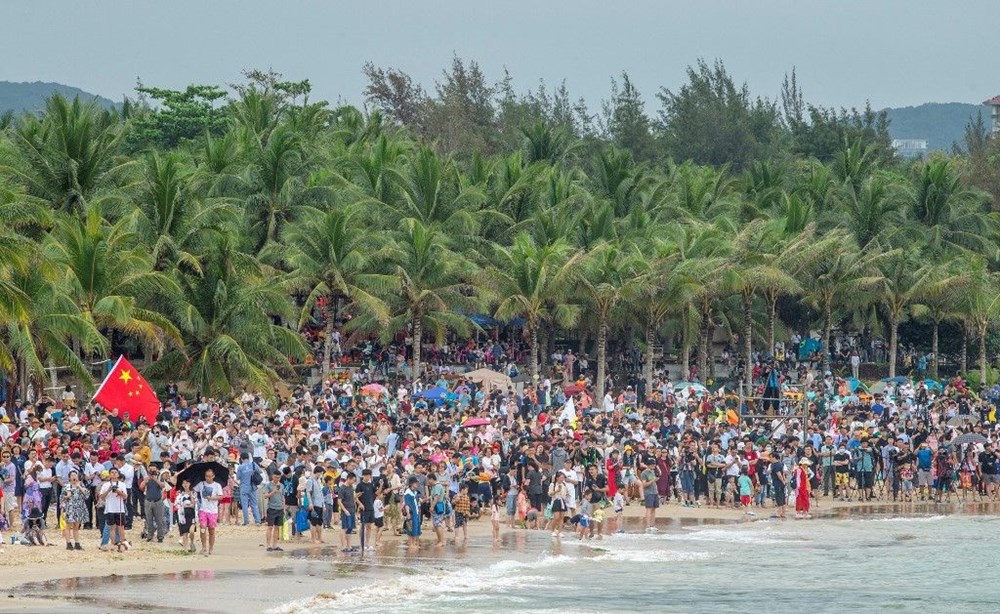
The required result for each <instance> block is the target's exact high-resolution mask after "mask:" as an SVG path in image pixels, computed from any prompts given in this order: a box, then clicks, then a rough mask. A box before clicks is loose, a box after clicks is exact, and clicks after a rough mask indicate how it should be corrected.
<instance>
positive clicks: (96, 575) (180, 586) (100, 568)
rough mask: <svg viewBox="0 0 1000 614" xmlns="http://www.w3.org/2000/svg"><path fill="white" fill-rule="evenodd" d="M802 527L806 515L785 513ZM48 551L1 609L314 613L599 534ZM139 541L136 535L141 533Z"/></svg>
mask: <svg viewBox="0 0 1000 614" xmlns="http://www.w3.org/2000/svg"><path fill="white" fill-rule="evenodd" d="M998 509H1000V508H998V505H997V504H996V503H976V502H969V503H953V504H943V505H935V504H925V503H911V504H892V503H884V502H875V503H849V502H839V501H838V502H832V501H821V503H820V506H819V508H818V509H816V510H815V514H816V516H817V518H849V517H855V516H865V517H871V516H886V517H891V516H905V515H930V514H975V515H980V514H995V513H997V511H998ZM641 515H642V508H641V507H639V506H638V505H636V504H632V505H630V506H628V507H626V512H625V527H624V528H625V530H626V531H627V532H630V533H638V532H641V531H642V520H641ZM768 516H769V514H766V513H764V512H763V511H758V515H757V516H753V517H750V516H747V515H745V514H744V513H743V512H742V511H739V510H733V509H725V508H723V509H719V508H708V507H704V506H702V507H695V508H684V507H680V506H678V505H676V504H670V505H668V506H666V507H665V508H661V509H660V514H659V517H658V523H657V526H658V529H659V530H660V531H679V530H686V529H693V528H694V529H696V528H698V527H722V526H726V525H736V524H742V523H747V522H753V521H767V520H768ZM787 522H789V523H796V524H803V525H804V524H806V523H808V522H810V521H795V520H789V521H787ZM54 537H56V540H53V541H54V542H55V545H53V546H49V547H44V548H43V547H25V546H11V545H7V546H5V547H4V548H5V550H6V551H7V553H8V554H11V553H14V554H16V556H13V557H10V558H9V559H8V562H9V564H8V565H6V566H5V567H4V573H3V575H2V579H0V588H2V590H3V592H2V593H0V595H2V597H3V599H4V601H2V602H0V612H24V611H25V608H27V609H29V610H30V611H64V610H65V609H66V607H67V606H68V605H70V604H72V605H73V606H74V609H75V610H77V611H82V612H106V611H111V610H136V611H165V610H171V611H185V612H244V613H245V612H247V611H253V612H257V611H267V610H276V611H282V612H295V611H300V610H304V609H308V608H309V605H310V602H311V600H312V599H315V598H318V599H320V600H327V601H328V600H329V599H330V597H331V596H332V595H334V594H336V593H338V592H339V591H344V590H346V589H350V588H352V587H359V586H363V585H367V584H371V583H373V582H375V581H378V580H388V579H391V578H398V577H400V576H407V575H413V574H414V573H419V571H420V570H422V569H423V570H426V569H434V570H440V569H451V568H456V567H462V566H484V565H489V564H494V563H497V562H498V561H530V560H533V559H537V558H538V557H540V556H542V555H543V554H555V555H560V554H562V555H567V556H593V555H594V554H595V553H597V552H600V548H601V542H600V541H597V540H587V541H584V542H581V541H580V540H578V539H577V538H576V537H575V536H571V537H566V538H564V539H563V540H562V542H561V543H558V544H555V543H553V542H552V541H551V539H550V537H549V535H548V533H547V532H544V531H528V530H521V529H513V530H512V529H508V528H506V527H505V528H504V529H503V532H502V538H501V541H500V543H494V542H493V540H492V539H491V537H490V524H489V521H488V519H481V520H478V521H473V522H472V523H471V524H470V530H469V538H468V541H467V542H465V543H462V542H461V540H459V542H458V543H456V542H455V535H454V534H452V533H448V534H447V538H448V543H447V545H446V546H444V547H442V548H435V547H434V546H433V545H432V542H433V538H432V537H428V536H427V534H426V533H425V537H424V542H423V545H422V547H421V548H420V550H419V551H409V550H407V548H406V547H405V542H404V541H403V540H402V539H401V538H393V537H390V538H388V539H386V540H385V542H384V543H383V544H382V546H381V547H380V548H379V550H378V551H377V552H376V553H374V554H366V555H364V556H363V557H362V556H359V555H345V554H342V553H340V552H339V547H338V546H337V545H336V544H335V541H336V538H337V534H336V533H334V532H327V533H326V541H327V542H328V543H327V544H325V545H312V544H301V543H295V542H286V543H283V547H284V548H285V552H283V553H265V552H264V541H263V530H262V529H260V528H257V527H242V526H224V527H220V529H219V542H218V548H217V553H216V554H215V555H213V556H211V557H206V556H202V555H200V554H187V553H186V552H183V551H182V550H181V549H180V547H179V546H178V545H177V542H176V538H173V539H172V538H170V537H168V538H167V540H166V541H165V542H164V543H163V544H155V543H146V542H141V541H135V542H134V543H135V547H134V548H133V549H132V550H131V551H130V552H128V553H126V554H117V553H107V552H100V551H98V550H97V540H96V535H95V534H94V533H92V532H87V534H86V537H85V540H84V541H83V545H84V548H85V550H84V551H83V552H72V553H70V552H66V551H65V550H64V549H63V548H62V543H61V542H59V541H57V540H58V536H54ZM133 537H137V535H134V536H133Z"/></svg>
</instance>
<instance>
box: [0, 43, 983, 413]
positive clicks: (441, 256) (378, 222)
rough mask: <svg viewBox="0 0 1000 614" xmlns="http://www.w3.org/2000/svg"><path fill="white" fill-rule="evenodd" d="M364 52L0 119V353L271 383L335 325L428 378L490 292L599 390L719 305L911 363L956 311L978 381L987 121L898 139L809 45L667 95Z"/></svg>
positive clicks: (531, 362)
mask: <svg viewBox="0 0 1000 614" xmlns="http://www.w3.org/2000/svg"><path fill="white" fill-rule="evenodd" d="M365 74H366V75H367V76H368V77H369V79H370V81H371V83H370V85H369V87H368V88H367V89H366V91H365V92H364V94H365V96H366V97H367V99H368V101H369V103H370V104H371V105H372V109H371V110H362V109H357V108H353V107H350V106H337V107H330V106H328V105H327V104H326V103H325V102H315V101H310V100H309V83H308V81H301V82H289V81H286V80H284V79H283V78H282V76H281V75H278V74H276V73H273V72H263V71H250V72H248V73H247V75H246V79H245V80H244V81H243V82H241V83H237V84H232V85H230V86H228V87H223V86H214V85H192V86H190V87H188V88H186V89H184V90H178V91H173V90H164V89H158V88H155V87H147V86H145V85H143V86H141V87H140V89H139V94H140V97H139V99H138V100H135V101H130V102H129V104H128V105H125V106H124V107H122V108H120V109H108V110H106V109H103V108H100V107H98V106H96V105H94V104H88V103H84V102H81V101H79V100H67V99H64V98H60V97H58V96H54V97H53V98H51V99H50V100H49V101H48V103H47V105H46V107H45V109H44V110H43V111H42V112H40V113H38V114H36V115H23V116H18V117H14V118H12V119H9V120H5V121H4V122H2V123H0V371H3V372H5V373H6V374H8V375H10V376H12V377H11V378H10V379H12V380H14V381H16V382H17V385H18V386H19V387H20V388H21V393H22V394H24V393H25V392H26V390H27V386H28V384H29V383H31V382H40V381H41V379H42V378H43V377H44V376H45V372H46V370H47V369H48V368H49V367H51V366H52V365H58V366H64V367H68V368H69V369H70V371H71V372H72V374H73V376H74V377H75V378H79V379H80V380H82V381H83V383H84V384H85V385H91V384H92V380H91V378H90V375H91V374H90V372H89V369H88V367H87V363H88V362H99V361H100V360H101V359H105V358H108V357H109V356H111V355H112V354H114V353H116V352H127V353H130V354H135V355H141V356H144V357H146V358H148V359H150V362H151V363H152V364H151V366H150V367H149V375H150V376H151V377H154V378H163V379H177V380H182V381H184V382H185V383H186V384H187V385H188V386H191V387H193V388H196V389H198V390H200V391H202V392H203V393H208V394H230V393H232V392H233V391H235V390H239V389H240V388H241V387H243V386H249V387H251V388H254V389H256V390H258V391H262V392H269V391H270V390H271V387H272V386H273V384H275V382H276V381H277V380H279V379H282V378H285V377H290V376H292V375H293V368H294V367H295V366H298V365H300V364H301V363H302V362H303V361H308V360H309V359H308V358H307V356H308V355H309V354H310V353H311V354H313V356H312V358H314V359H315V360H316V361H317V362H318V365H317V369H318V371H317V373H316V375H318V376H319V377H321V378H326V377H328V376H329V375H330V373H331V372H332V370H333V367H334V364H335V360H336V359H337V356H336V355H335V352H334V348H335V342H334V339H335V336H336V335H338V334H340V335H342V337H341V339H342V340H347V339H351V340H355V339H358V338H363V337H368V338H371V339H376V338H377V339H380V340H381V341H383V342H386V343H393V344H395V345H396V347H397V349H403V350H404V351H407V350H408V356H409V357H410V359H411V362H410V364H409V368H408V371H407V372H408V373H409V374H410V376H411V377H419V376H420V374H421V373H422V372H423V368H424V366H425V362H426V352H425V350H424V348H425V346H429V345H430V344H433V343H439V342H444V341H445V340H447V339H450V338H451V337H453V336H458V337H463V336H466V335H472V334H474V333H475V332H480V333H481V331H480V330H479V329H477V325H476V323H475V322H474V321H473V319H472V318H470V317H469V315H473V314H480V315H482V316H486V315H488V316H490V317H492V318H494V319H495V321H496V322H498V323H500V324H501V325H503V326H508V330H507V331H505V334H506V335H507V336H508V338H514V339H521V340H522V341H523V342H524V343H525V345H526V346H527V350H528V351H527V353H526V356H525V357H524V359H525V362H526V363H528V370H529V371H530V374H531V376H532V377H534V378H541V377H542V376H543V375H550V374H551V373H550V372H547V370H546V363H547V360H548V357H550V356H551V355H552V353H553V351H554V350H555V349H556V347H557V344H563V343H564V344H566V345H569V346H573V347H579V348H580V351H581V352H583V353H584V354H585V355H586V356H587V357H588V359H593V361H594V363H593V364H594V370H593V371H594V377H595V382H596V385H597V389H598V391H599V392H601V393H603V392H604V388H605V387H606V381H607V378H608V377H609V376H610V377H617V376H618V375H621V374H620V373H618V371H619V370H620V368H621V365H622V364H623V361H622V360H621V357H622V356H624V355H626V354H630V352H631V350H632V349H633V348H641V350H642V351H643V360H642V363H641V364H642V366H641V370H642V374H641V375H642V379H643V380H645V384H646V386H647V388H648V387H650V386H651V385H652V373H653V370H654V366H655V360H656V356H658V355H660V354H661V353H662V354H671V353H673V354H676V356H677V357H678V362H679V364H680V366H681V369H682V371H683V372H684V375H685V377H686V376H688V375H691V374H692V372H693V374H694V375H696V376H697V377H699V378H700V379H702V380H703V381H707V380H708V379H709V378H712V377H713V369H714V364H715V361H714V360H713V353H714V352H716V351H717V348H716V345H717V344H716V343H715V342H714V340H715V337H716V332H717V331H719V329H722V330H724V331H725V332H726V333H728V334H729V336H730V338H734V339H738V340H739V343H740V345H739V352H738V354H739V357H740V358H739V360H738V362H742V363H744V364H746V363H747V362H749V361H751V360H752V357H753V356H754V355H755V354H756V353H757V352H759V351H760V352H763V354H764V355H766V354H767V353H768V352H770V351H772V350H773V348H774V347H775V345H776V343H777V342H778V340H779V339H780V338H781V335H782V333H783V332H786V331H789V330H791V329H795V330H797V331H799V332H801V333H806V332H807V331H809V330H818V331H820V336H821V337H822V340H823V347H824V348H827V349H828V348H829V347H830V344H831V340H832V337H833V333H834V331H835V330H837V329H841V330H853V331H855V332H858V333H860V334H864V335H868V336H871V335H884V336H885V337H886V338H888V339H889V345H890V351H889V354H890V360H889V365H887V372H889V373H893V374H894V373H896V372H897V369H898V368H899V365H898V362H899V361H898V360H897V356H898V354H900V353H902V352H901V350H900V347H904V346H906V345H908V344H916V345H917V346H918V347H921V348H924V347H926V349H928V350H930V349H932V350H933V353H934V357H933V359H934V360H933V369H934V372H937V370H938V367H939V366H940V365H941V364H945V363H943V362H941V361H939V360H938V357H937V354H938V349H939V341H943V343H941V344H940V347H955V346H958V342H957V340H956V339H952V338H949V337H950V336H957V335H956V334H955V332H954V331H958V333H961V338H962V339H963V340H964V339H966V338H969V339H973V340H974V341H975V342H976V343H977V345H978V349H979V357H978V365H979V368H980V378H981V379H982V381H983V383H986V380H987V376H988V374H989V370H988V368H987V367H988V366H989V363H990V362H991V358H992V355H991V351H992V350H991V348H992V347H993V345H992V339H993V335H994V323H995V320H996V317H997V314H998V311H997V304H998V302H1000V299H998V298H997V297H998V295H1000V286H998V284H997V280H996V277H997V271H998V269H1000V262H998V254H997V250H996V245H997V239H998V238H1000V237H998V216H997V214H996V213H995V212H994V211H993V210H992V208H991V202H993V200H995V198H994V197H993V196H992V194H993V193H994V192H993V190H994V188H993V186H995V185H1000V183H995V182H993V178H992V176H991V173H993V174H995V173H996V169H995V168H994V167H995V165H993V166H991V164H992V163H991V162H990V160H991V159H992V158H991V156H995V152H994V149H995V148H996V147H997V144H996V143H995V142H994V141H993V139H992V138H990V137H989V136H988V135H985V134H983V133H982V130H980V129H979V128H976V127H974V126H973V127H972V129H971V130H970V139H969V143H968V144H967V145H968V153H956V154H955V155H952V156H944V155H942V156H936V157H933V158H931V159H929V160H918V161H912V162H905V163H904V162H902V161H899V160H896V159H895V158H894V157H893V155H892V152H891V151H890V150H889V149H888V146H887V143H886V138H885V137H886V132H885V123H884V118H883V117H882V116H880V115H878V114H873V113H871V112H870V110H869V109H865V110H863V111H853V110H851V111H840V110H838V111H833V110H829V109H821V108H816V107H812V106H810V105H809V104H808V103H807V102H806V101H805V99H804V96H803V94H802V92H801V90H800V89H799V88H798V85H797V83H796V76H795V75H794V73H793V74H792V76H791V77H790V78H789V79H788V80H787V81H786V83H785V87H784V88H783V93H782V98H781V99H780V101H771V100H766V99H762V98H755V97H753V96H752V95H751V93H750V90H749V87H748V86H747V85H739V84H738V82H737V81H736V80H735V79H734V78H733V77H732V76H731V75H730V74H729V73H728V71H727V70H726V69H725V67H724V66H723V65H722V64H721V63H719V62H716V63H708V62H699V63H698V64H697V65H696V66H694V67H692V68H691V69H690V70H689V72H688V74H687V83H685V84H684V85H683V86H681V87H679V88H677V89H675V90H666V89H662V88H661V89H660V90H659V93H658V95H657V96H656V101H657V102H658V103H659V106H660V108H659V109H654V111H653V113H652V115H650V114H649V113H648V112H647V110H646V106H645V102H644V99H643V97H642V95H641V93H640V92H639V90H638V89H637V87H636V86H635V84H634V83H633V81H632V79H631V78H630V77H629V76H628V74H625V73H623V74H621V75H618V76H616V77H615V79H614V81H613V85H612V88H611V92H610V97H609V99H608V100H607V101H606V103H605V104H603V105H601V108H600V110H599V112H597V113H591V112H590V111H589V110H588V109H587V107H586V105H585V104H583V103H582V102H573V98H571V95H570V93H569V90H568V87H567V86H566V85H565V84H559V85H557V86H556V87H554V88H552V87H549V86H546V85H545V84H544V83H542V84H540V85H539V86H538V87H537V88H536V89H534V90H533V91H530V92H527V93H525V94H518V93H517V92H515V91H514V89H513V85H512V83H513V81H512V78H511V76H510V75H508V74H505V75H504V76H503V78H502V79H501V80H500V81H498V82H495V83H494V82H491V81H490V80H489V79H488V77H487V75H486V74H485V73H484V72H483V70H482V69H481V67H480V66H478V65H477V64H476V63H475V62H468V61H464V60H461V59H459V58H455V60H454V61H453V63H452V64H451V66H450V67H449V68H448V69H447V70H446V71H444V72H443V73H442V75H441V77H440V79H439V82H438V83H437V84H436V85H435V87H433V88H431V89H430V90H429V91H424V90H423V89H421V88H420V87H418V86H417V85H415V81H414V80H413V79H411V78H410V77H409V76H407V75H405V74H404V73H402V72H401V71H398V70H395V69H391V68H379V67H375V66H373V65H368V66H366V67H365ZM910 319H915V320H917V321H919V322H925V323H927V324H928V325H930V327H931V331H932V332H931V334H930V338H929V339H919V338H917V339H915V338H911V337H907V329H908V326H907V324H906V322H907V321H908V320H910ZM512 322H516V323H517V324H516V325H513V326H509V324H510V323H512ZM939 336H944V337H945V338H944V339H939ZM310 344H312V348H310ZM960 354H961V353H960ZM957 358H958V361H957V362H958V363H959V364H962V365H964V364H965V357H964V355H959V356H958V357H957ZM820 360H821V361H822V362H821V364H822V367H823V369H824V370H826V369H831V368H835V363H833V362H831V356H830V353H829V352H828V351H824V352H822V355H821V357H820ZM637 364H638V363H635V364H634V365H633V368H634V370H636V371H637V370H639V367H637V366H636V365H637ZM742 373H743V374H744V376H746V375H747V374H748V373H749V370H746V369H744V371H743V372H742ZM625 375H626V376H629V377H637V376H638V375H639V374H638V373H631V374H625ZM750 379H751V378H749V377H745V379H744V380H743V383H744V385H747V384H749V383H750V382H749V380H750ZM619 381H620V380H619ZM636 381H637V382H638V381H639V380H636Z"/></svg>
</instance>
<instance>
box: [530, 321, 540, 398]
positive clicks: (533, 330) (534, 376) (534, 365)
mask: <svg viewBox="0 0 1000 614" xmlns="http://www.w3.org/2000/svg"><path fill="white" fill-rule="evenodd" d="M528 336H529V337H530V338H531V357H530V358H529V360H528V363H529V364H530V365H531V382H532V384H534V385H537V384H538V382H539V377H538V326H537V325H536V324H535V323H534V322H530V321H529V322H528Z"/></svg>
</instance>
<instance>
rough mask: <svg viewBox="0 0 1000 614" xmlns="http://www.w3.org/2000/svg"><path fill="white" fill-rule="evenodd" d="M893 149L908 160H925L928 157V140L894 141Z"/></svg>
mask: <svg viewBox="0 0 1000 614" xmlns="http://www.w3.org/2000/svg"><path fill="white" fill-rule="evenodd" d="M892 148H893V149H895V150H896V155H897V156H899V157H900V158H904V159H906V160H912V159H914V158H923V157H925V156H926V155H927V139H892Z"/></svg>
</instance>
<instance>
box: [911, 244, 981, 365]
mask: <svg viewBox="0 0 1000 614" xmlns="http://www.w3.org/2000/svg"><path fill="white" fill-rule="evenodd" d="M963 265H964V262H962V261H961V258H960V257H955V258H954V259H953V260H949V261H947V262H931V263H929V264H928V265H927V266H928V267H931V268H932V270H931V272H930V274H931V277H933V279H934V280H935V281H934V283H931V284H928V287H927V288H926V289H925V290H924V292H923V293H922V294H921V295H920V296H918V297H917V300H918V304H917V305H916V306H915V308H914V315H915V316H916V317H918V318H922V319H925V320H929V321H930V323H931V377H932V378H933V379H937V378H938V367H939V364H940V357H939V356H938V341H939V337H940V335H939V329H940V327H941V323H942V322H944V321H945V320H951V319H954V318H955V317H956V314H957V310H958V305H959V300H960V297H959V296H958V295H957V294H956V292H955V291H956V290H957V289H959V288H962V287H964V286H965V285H966V284H967V282H968V278H967V276H966V275H965V274H964V273H963V271H964V266H963Z"/></svg>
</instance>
